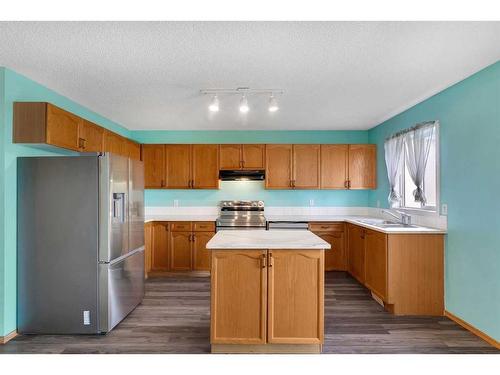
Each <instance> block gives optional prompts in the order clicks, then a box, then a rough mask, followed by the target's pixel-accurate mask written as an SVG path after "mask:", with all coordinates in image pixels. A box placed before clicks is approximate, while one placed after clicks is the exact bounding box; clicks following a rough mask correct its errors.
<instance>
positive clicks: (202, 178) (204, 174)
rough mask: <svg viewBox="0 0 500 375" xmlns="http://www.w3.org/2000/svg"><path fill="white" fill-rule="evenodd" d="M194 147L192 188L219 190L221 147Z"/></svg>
mask: <svg viewBox="0 0 500 375" xmlns="http://www.w3.org/2000/svg"><path fill="white" fill-rule="evenodd" d="M192 147H193V149H192V174H191V176H192V177H191V187H192V188H194V189H218V188H219V145H214V144H211V145H193V146H192Z"/></svg>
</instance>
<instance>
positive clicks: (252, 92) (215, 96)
mask: <svg viewBox="0 0 500 375" xmlns="http://www.w3.org/2000/svg"><path fill="white" fill-rule="evenodd" d="M200 93H201V94H203V95H212V100H211V102H210V104H209V106H208V109H209V111H210V112H219V96H221V95H241V99H240V104H239V107H238V108H239V111H240V112H241V113H248V111H250V105H249V104H248V97H249V96H259V95H269V102H268V110H269V112H276V111H278V110H279V106H278V101H277V100H276V95H282V94H283V90H280V89H251V88H250V87H238V88H236V89H204V90H200Z"/></svg>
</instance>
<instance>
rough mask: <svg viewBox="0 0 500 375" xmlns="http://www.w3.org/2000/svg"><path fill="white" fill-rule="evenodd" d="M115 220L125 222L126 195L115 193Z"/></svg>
mask: <svg viewBox="0 0 500 375" xmlns="http://www.w3.org/2000/svg"><path fill="white" fill-rule="evenodd" d="M113 219H118V221H119V222H120V223H124V222H125V193H113Z"/></svg>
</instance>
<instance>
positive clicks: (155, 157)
mask: <svg viewBox="0 0 500 375" xmlns="http://www.w3.org/2000/svg"><path fill="white" fill-rule="evenodd" d="M142 153H143V156H144V157H143V159H144V187H145V188H146V189H157V188H162V187H165V184H166V181H165V180H166V178H165V146H164V145H154V144H148V145H142Z"/></svg>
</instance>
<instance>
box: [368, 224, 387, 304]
mask: <svg viewBox="0 0 500 375" xmlns="http://www.w3.org/2000/svg"><path fill="white" fill-rule="evenodd" d="M365 285H366V287H367V288H368V289H370V290H371V291H372V292H373V293H375V294H376V295H377V296H378V297H379V298H381V299H382V300H386V299H387V234H385V233H381V232H376V231H374V230H365Z"/></svg>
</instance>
